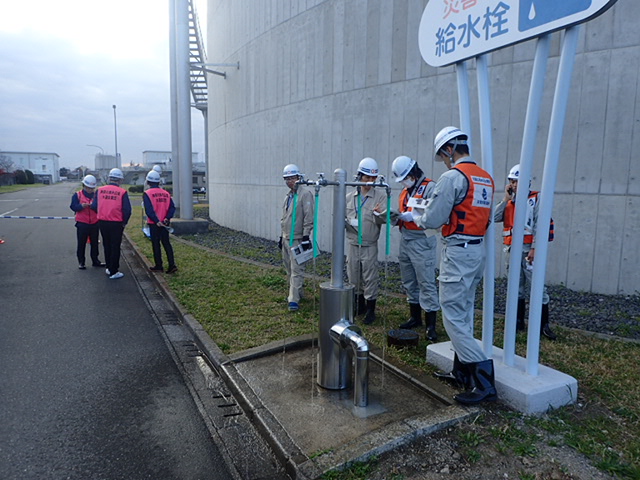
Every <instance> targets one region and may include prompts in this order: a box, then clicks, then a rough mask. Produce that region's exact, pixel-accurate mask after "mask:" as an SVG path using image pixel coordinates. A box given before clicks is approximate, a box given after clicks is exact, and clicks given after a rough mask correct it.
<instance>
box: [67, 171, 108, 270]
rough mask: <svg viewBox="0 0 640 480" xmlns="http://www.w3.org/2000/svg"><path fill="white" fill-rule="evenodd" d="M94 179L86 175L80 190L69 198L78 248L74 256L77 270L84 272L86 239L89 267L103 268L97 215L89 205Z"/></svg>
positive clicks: (92, 195) (95, 183) (94, 184)
mask: <svg viewBox="0 0 640 480" xmlns="http://www.w3.org/2000/svg"><path fill="white" fill-rule="evenodd" d="M97 183H98V182H97V180H96V177H94V176H93V175H87V176H85V177H84V178H83V179H82V190H80V191H78V192H76V193H74V194H73V196H72V197H71V205H69V208H71V210H73V211H74V212H76V237H77V239H78V248H77V249H76V256H77V257H78V268H79V269H80V270H86V269H87V267H86V266H85V251H86V249H87V239H88V240H89V242H90V244H91V247H90V256H91V266H93V267H105V266H106V264H104V263H102V262H101V261H100V259H99V258H98V256H99V254H100V252H99V251H98V215H97V214H96V212H94V211H93V210H91V203H92V202H93V197H94V195H95V191H96V185H97Z"/></svg>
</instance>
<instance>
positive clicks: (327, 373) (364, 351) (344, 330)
mask: <svg viewBox="0 0 640 480" xmlns="http://www.w3.org/2000/svg"><path fill="white" fill-rule="evenodd" d="M334 176H335V180H336V183H335V184H334V185H335V186H336V188H335V191H334V197H333V256H332V260H331V282H325V283H322V284H321V285H320V323H319V325H318V347H319V352H318V374H317V382H318V385H320V386H321V387H323V388H327V389H331V390H342V389H345V388H347V387H348V386H349V385H350V384H351V377H352V367H351V358H352V357H353V358H354V359H355V375H356V383H355V385H354V393H353V403H354V405H355V406H357V407H366V406H367V405H368V403H369V344H368V343H367V341H366V339H365V338H364V337H362V335H361V331H360V329H359V328H358V327H357V326H356V325H354V324H353V298H354V295H353V293H354V286H353V285H351V284H346V285H345V283H344V219H345V215H346V210H347V202H346V179H347V172H346V171H345V170H343V169H341V168H338V169H336V170H335V172H334Z"/></svg>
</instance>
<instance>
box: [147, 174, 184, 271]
mask: <svg viewBox="0 0 640 480" xmlns="http://www.w3.org/2000/svg"><path fill="white" fill-rule="evenodd" d="M146 180H147V184H148V185H149V189H148V190H147V191H146V192H144V193H143V194H142V201H143V204H144V212H145V213H146V215H147V224H148V225H149V232H150V236H151V245H152V247H153V260H154V265H153V267H150V270H151V271H152V272H161V271H162V250H161V249H160V244H162V247H163V248H164V251H165V253H166V254H167V262H168V265H169V267H168V268H167V273H175V272H177V271H178V267H177V266H176V262H175V259H174V256H173V247H172V246H171V240H170V239H169V230H168V229H169V225H170V222H171V219H172V218H173V215H174V214H175V213H176V206H175V204H174V203H173V199H172V198H171V194H170V193H169V192H167V191H166V190H165V189H164V188H160V174H159V173H158V172H157V171H155V169H154V170H151V171H150V172H149V173H147V178H146Z"/></svg>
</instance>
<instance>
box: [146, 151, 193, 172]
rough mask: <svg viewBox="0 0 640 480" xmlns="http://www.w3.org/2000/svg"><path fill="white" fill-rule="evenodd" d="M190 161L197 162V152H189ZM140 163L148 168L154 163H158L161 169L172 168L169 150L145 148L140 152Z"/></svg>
mask: <svg viewBox="0 0 640 480" xmlns="http://www.w3.org/2000/svg"><path fill="white" fill-rule="evenodd" d="M191 163H192V164H193V165H196V164H197V163H198V152H193V153H192V154H191ZM142 165H143V166H144V167H145V168H146V167H149V169H151V168H153V166H154V165H160V166H161V167H162V169H163V170H173V162H172V161H171V152H163V151H160V150H145V151H144V152H142Z"/></svg>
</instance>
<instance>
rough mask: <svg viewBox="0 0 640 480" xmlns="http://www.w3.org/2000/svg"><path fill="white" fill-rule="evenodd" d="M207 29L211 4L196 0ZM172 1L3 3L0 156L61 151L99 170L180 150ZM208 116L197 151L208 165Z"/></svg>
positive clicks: (199, 129) (199, 126) (196, 120)
mask: <svg viewBox="0 0 640 480" xmlns="http://www.w3.org/2000/svg"><path fill="white" fill-rule="evenodd" d="M196 5H197V8H198V12H199V14H200V25H201V28H202V30H203V32H204V31H206V24H205V18H206V15H205V8H206V2H205V1H199V0H198V1H197V2H196ZM168 10H169V6H168V0H110V1H109V2H97V1H87V0H59V1H56V2H52V1H51V0H21V1H19V2H13V1H3V2H2V3H1V4H0V150H6V151H36V152H55V153H57V154H58V155H60V166H61V167H69V168H75V167H77V166H80V165H88V166H90V167H92V166H93V158H94V155H95V154H96V153H99V152H100V149H98V148H95V147H88V146H87V144H93V145H98V146H100V147H102V148H103V150H104V152H105V153H106V154H113V153H114V151H115V132H114V115H113V107H112V105H116V122H117V130H118V152H119V153H120V154H121V157H122V163H123V165H126V164H128V163H130V162H134V163H141V162H142V152H143V151H144V150H171V120H170V113H169V20H168V18H169V13H168ZM203 124H204V122H203V120H202V114H201V113H200V112H199V111H196V110H194V111H193V112H192V132H193V151H194V152H198V153H199V159H200V160H204V154H203V152H204V130H203V129H204V127H203Z"/></svg>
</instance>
